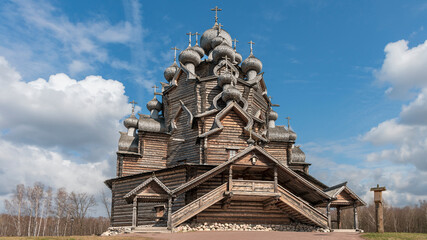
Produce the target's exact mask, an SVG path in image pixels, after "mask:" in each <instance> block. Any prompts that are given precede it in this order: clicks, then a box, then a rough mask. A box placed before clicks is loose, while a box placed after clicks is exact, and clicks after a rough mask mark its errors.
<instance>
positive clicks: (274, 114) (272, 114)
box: [268, 109, 279, 121]
mask: <svg viewBox="0 0 427 240" xmlns="http://www.w3.org/2000/svg"><path fill="white" fill-rule="evenodd" d="M278 118H279V114H277V112H275V111H273V109H271V110H270V112H269V113H268V119H269V120H273V121H276V120H277V119H278Z"/></svg>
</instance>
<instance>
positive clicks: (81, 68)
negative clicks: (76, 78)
mask: <svg viewBox="0 0 427 240" xmlns="http://www.w3.org/2000/svg"><path fill="white" fill-rule="evenodd" d="M68 69H69V72H70V73H71V74H76V73H81V72H86V71H89V70H93V67H92V66H90V65H89V64H88V63H85V62H82V61H78V60H73V61H72V62H71V63H70V65H69V66H68Z"/></svg>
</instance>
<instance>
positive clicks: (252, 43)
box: [248, 40, 255, 53]
mask: <svg viewBox="0 0 427 240" xmlns="http://www.w3.org/2000/svg"><path fill="white" fill-rule="evenodd" d="M248 43H249V45H250V46H251V53H253V47H252V45H254V44H255V43H254V42H252V40H251V41H250V42H248Z"/></svg>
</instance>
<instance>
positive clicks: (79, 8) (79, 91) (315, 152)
mask: <svg viewBox="0 0 427 240" xmlns="http://www.w3.org/2000/svg"><path fill="white" fill-rule="evenodd" d="M216 5H218V6H219V7H220V8H222V9H223V11H221V12H220V13H219V22H221V24H223V25H224V29H225V30H227V31H228V32H229V33H230V35H231V36H232V38H237V39H238V40H239V43H238V45H237V50H238V51H239V52H240V53H241V54H242V55H243V58H246V57H247V56H248V54H249V45H248V44H247V42H249V41H250V40H252V41H254V42H255V45H254V54H255V56H256V57H258V58H259V59H260V60H261V61H262V62H263V71H264V72H265V74H264V78H265V81H266V83H267V87H268V94H269V95H271V96H272V97H273V102H274V103H276V104H280V107H279V108H276V109H275V110H276V111H277V112H278V113H279V120H278V122H277V124H279V125H284V124H286V120H285V117H287V116H290V117H291V118H292V119H291V125H292V128H293V129H294V130H295V131H296V132H297V134H298V139H297V142H298V144H301V145H302V149H303V150H304V151H305V152H306V154H307V161H308V162H311V163H312V164H313V165H312V167H311V170H310V171H311V173H312V174H313V175H314V176H316V177H318V178H319V179H321V180H323V181H325V182H326V183H327V184H329V185H334V184H337V183H340V182H342V181H346V180H348V181H349V182H350V183H349V184H350V187H352V188H353V189H355V191H356V192H357V193H358V194H360V195H361V196H362V197H364V198H365V199H366V200H367V201H368V200H370V197H371V193H369V191H368V190H369V187H371V186H374V185H375V184H377V183H379V184H381V185H386V186H387V187H388V189H389V191H388V192H387V193H386V195H385V196H386V197H387V198H388V201H389V202H390V203H391V204H393V205H398V206H403V205H406V204H415V203H417V202H418V200H420V199H427V190H426V189H427V180H425V179H427V162H426V160H425V156H427V120H426V119H427V100H425V99H426V98H427V97H426V95H427V70H425V69H424V68H425V67H424V66H427V43H426V42H425V41H426V39H427V31H426V30H424V28H425V26H424V25H425V23H426V22H427V4H426V3H425V2H424V1H410V2H407V1H264V2H261V1H224V2H222V1H180V2H176V1H145V2H143V1H140V2H139V1H136V0H135V1H95V0H93V1H41V2H37V3H36V2H35V1H34V2H33V1H2V2H0V82H2V85H3V87H2V89H0V93H1V94H2V96H1V97H0V129H1V133H0V163H2V166H3V167H2V169H1V170H0V179H1V182H3V184H0V196H1V197H2V198H6V197H7V196H8V195H9V194H10V193H11V191H12V190H13V187H11V186H14V185H16V184H17V183H25V184H32V182H34V181H36V180H38V181H44V182H45V183H46V184H47V185H49V184H50V185H53V187H61V186H65V187H67V188H68V189H70V190H85V191H88V192H91V193H94V194H97V193H98V191H99V189H100V188H102V187H103V186H102V181H103V180H104V179H105V178H109V177H112V176H113V175H114V168H115V160H114V158H115V154H114V152H115V150H116V148H117V140H118V137H119V134H118V133H117V131H119V130H123V127H122V125H121V122H120V121H121V120H123V118H124V117H125V116H126V115H127V114H129V113H130V109H131V107H130V104H128V101H130V100H135V101H137V102H138V103H139V104H138V105H139V106H140V109H138V110H140V111H141V112H142V113H147V110H146V108H145V104H146V102H147V101H148V100H149V99H151V98H152V89H151V88H150V87H151V86H152V85H153V84H157V85H160V84H159V82H160V81H163V82H164V81H165V80H164V78H163V70H164V69H165V68H166V67H167V66H169V65H170V64H171V63H172V61H173V51H171V50H170V48H171V47H174V46H177V47H178V48H181V49H184V48H185V47H186V46H187V44H188V43H187V41H188V38H187V36H186V35H185V33H187V32H190V31H191V32H196V31H197V32H199V33H203V32H204V31H205V30H206V29H208V28H210V27H212V25H213V23H214V13H213V12H211V11H210V9H211V8H213V7H214V6H216ZM29 162H31V163H30V164H28V163H29ZM10 163H12V164H10ZM4 166H7V167H4ZM46 166H48V167H46ZM42 169H44V170H42ZM46 169H49V170H50V171H53V172H55V173H54V174H49V171H47V170H46ZM67 169H68V170H67ZM75 172H79V174H77V176H76V174H75ZM88 175H90V177H87V176H88ZM88 181H90V182H97V183H96V184H87V182H88ZM5 182H7V183H10V184H5ZM98 182H99V183H98Z"/></svg>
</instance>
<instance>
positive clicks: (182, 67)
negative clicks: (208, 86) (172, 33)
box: [179, 62, 200, 81]
mask: <svg viewBox="0 0 427 240" xmlns="http://www.w3.org/2000/svg"><path fill="white" fill-rule="evenodd" d="M179 64H180V65H181V66H180V68H181V69H182V70H183V71H184V72H185V74H187V78H186V80H188V79H189V76H190V75H193V76H194V77H195V78H196V79H197V81H200V77H199V76H198V75H197V74H196V73H191V72H190V71H188V69H187V68H186V67H185V65H184V64H182V62H179Z"/></svg>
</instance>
